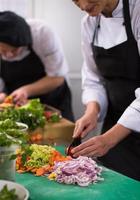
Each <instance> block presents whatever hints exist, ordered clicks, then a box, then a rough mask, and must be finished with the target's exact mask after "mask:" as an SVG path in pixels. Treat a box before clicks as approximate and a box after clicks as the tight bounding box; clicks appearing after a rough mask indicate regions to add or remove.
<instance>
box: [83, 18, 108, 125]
mask: <svg viewBox="0 0 140 200" xmlns="http://www.w3.org/2000/svg"><path fill="white" fill-rule="evenodd" d="M89 27H93V26H90V25H89V26H88V21H87V19H86V17H85V18H84V19H83V22H82V30H81V33H82V52H83V58H84V64H83V67H82V89H83V93H82V101H83V103H84V104H87V103H88V102H90V101H96V102H98V103H99V105H100V115H99V121H102V120H103V119H104V117H105V115H106V112H107V106H108V101H107V95H106V90H105V88H104V85H103V81H102V77H101V76H100V74H99V72H98V70H97V67H96V64H95V62H94V59H93V53H92V48H91V42H92V37H93V29H92V30H89Z"/></svg>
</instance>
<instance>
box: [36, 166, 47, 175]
mask: <svg viewBox="0 0 140 200" xmlns="http://www.w3.org/2000/svg"><path fill="white" fill-rule="evenodd" d="M43 174H45V169H44V168H43V167H40V168H39V169H37V170H36V176H42V175H43Z"/></svg>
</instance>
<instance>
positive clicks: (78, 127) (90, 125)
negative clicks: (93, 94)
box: [73, 102, 99, 138]
mask: <svg viewBox="0 0 140 200" xmlns="http://www.w3.org/2000/svg"><path fill="white" fill-rule="evenodd" d="M98 113H99V105H98V104H97V103H96V102H90V103H89V104H88V105H87V109H86V112H85V114H84V115H83V117H81V118H80V119H79V120H77V121H76V123H75V129H74V133H73V137H74V138H75V137H78V136H81V137H85V136H86V135H87V134H88V133H89V132H90V131H91V130H93V129H94V128H96V126H97V121H98Z"/></svg>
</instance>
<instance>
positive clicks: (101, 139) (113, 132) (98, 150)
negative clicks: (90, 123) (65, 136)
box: [71, 124, 131, 157]
mask: <svg viewBox="0 0 140 200" xmlns="http://www.w3.org/2000/svg"><path fill="white" fill-rule="evenodd" d="M130 133H131V130H130V129H128V128H126V127H124V126H122V125H121V124H116V125H115V126H113V127H112V128H111V129H109V130H108V131H107V132H105V133H104V134H102V135H98V136H95V137H92V138H90V139H89V140H87V141H85V142H83V143H82V144H81V145H79V146H77V147H75V148H73V149H72V151H71V152H72V154H73V156H74V157H78V156H80V155H81V156H89V157H100V156H103V155H105V154H106V153H107V152H108V151H109V150H110V149H111V148H112V147H114V146H115V145H117V144H118V143H119V142H120V141H121V140H123V139H124V138H125V137H127V136H128V135H129V134H130Z"/></svg>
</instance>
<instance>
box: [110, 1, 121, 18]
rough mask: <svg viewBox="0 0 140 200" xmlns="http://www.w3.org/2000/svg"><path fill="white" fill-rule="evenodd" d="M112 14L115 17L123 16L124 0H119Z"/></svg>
mask: <svg viewBox="0 0 140 200" xmlns="http://www.w3.org/2000/svg"><path fill="white" fill-rule="evenodd" d="M112 16H113V17H117V16H119V17H123V2H122V0H119V2H118V5H117V7H116V8H115V10H113V12H112Z"/></svg>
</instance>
